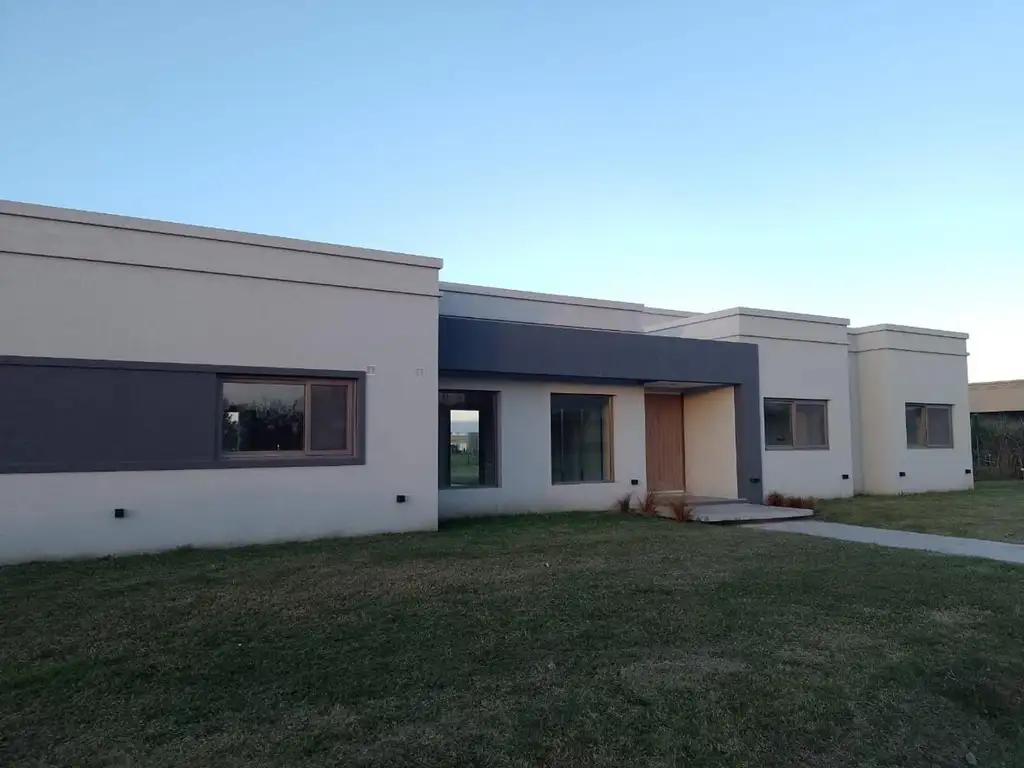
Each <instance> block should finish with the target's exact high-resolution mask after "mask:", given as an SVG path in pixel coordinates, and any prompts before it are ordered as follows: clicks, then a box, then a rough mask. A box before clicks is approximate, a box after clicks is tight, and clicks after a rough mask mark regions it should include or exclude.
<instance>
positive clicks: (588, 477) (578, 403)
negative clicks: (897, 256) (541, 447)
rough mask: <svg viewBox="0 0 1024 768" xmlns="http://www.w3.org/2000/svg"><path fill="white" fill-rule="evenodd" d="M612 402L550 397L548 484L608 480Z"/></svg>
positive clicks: (595, 398) (603, 398) (594, 397)
mask: <svg viewBox="0 0 1024 768" xmlns="http://www.w3.org/2000/svg"><path fill="white" fill-rule="evenodd" d="M612 479H613V478H612V399H611V397H609V396H607V395H552V396H551V482H552V483H555V484H558V483H601V482H606V481H609V480H612Z"/></svg>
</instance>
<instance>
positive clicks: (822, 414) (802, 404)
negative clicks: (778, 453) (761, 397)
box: [764, 398, 828, 451]
mask: <svg viewBox="0 0 1024 768" xmlns="http://www.w3.org/2000/svg"><path fill="white" fill-rule="evenodd" d="M764 447H765V448H796V449H800V450H823V451H827V450H828V402H827V401H825V400H780V399H777V398H765V401H764Z"/></svg>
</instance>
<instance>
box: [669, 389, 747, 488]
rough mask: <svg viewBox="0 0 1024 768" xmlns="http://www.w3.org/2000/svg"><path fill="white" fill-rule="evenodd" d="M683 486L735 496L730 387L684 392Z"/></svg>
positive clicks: (733, 405) (734, 448)
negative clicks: (684, 482)
mask: <svg viewBox="0 0 1024 768" xmlns="http://www.w3.org/2000/svg"><path fill="white" fill-rule="evenodd" d="M683 444H684V456H685V461H686V465H685V466H686V490H687V492H688V493H691V494H694V495H696V496H715V497H718V498H723V499H735V498H737V496H738V493H739V492H738V490H737V487H736V405H735V397H734V392H733V388H732V387H721V388H719V389H713V390H710V391H708V392H694V393H689V392H687V393H685V394H684V395H683Z"/></svg>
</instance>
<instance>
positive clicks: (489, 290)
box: [440, 282, 645, 312]
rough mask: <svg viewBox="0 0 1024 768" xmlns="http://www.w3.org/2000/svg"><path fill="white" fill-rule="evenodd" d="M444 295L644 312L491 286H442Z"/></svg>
mask: <svg viewBox="0 0 1024 768" xmlns="http://www.w3.org/2000/svg"><path fill="white" fill-rule="evenodd" d="M440 288H441V292H442V293H468V294H472V295H476V296H494V297H497V298H502V299H518V300H519V301H536V302H541V303H545V304H571V305H573V306H577V307H599V308H601V309H621V310H626V311H629V312H643V311H644V310H645V307H644V305H643V304H635V303H632V302H626V301H608V300H607V299H590V298H586V297H583V296H564V295H562V294H559V293H536V292H534V291H516V290H512V289H510V288H495V287H493V286H489V285H470V284H468V283H446V282H442V283H441V284H440Z"/></svg>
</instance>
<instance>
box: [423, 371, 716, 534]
mask: <svg viewBox="0 0 1024 768" xmlns="http://www.w3.org/2000/svg"><path fill="white" fill-rule="evenodd" d="M440 387H441V389H478V390H487V391H492V392H498V393H499V394H498V440H499V447H498V454H499V461H500V475H499V482H500V484H501V485H500V487H498V488H455V489H445V490H442V491H441V492H440V494H439V509H440V516H441V517H442V518H447V517H467V516H476V515H489V514H510V513H521V512H557V511H565V510H598V509H610V508H611V506H612V505H613V504H614V502H615V500H616V499H618V498H620V497H622V496H624V495H625V494H627V493H633V494H642V493H643V492H644V490H645V487H646V462H645V453H646V442H645V440H646V432H645V424H644V391H643V388H642V387H605V386H597V385H581V384H569V383H562V382H510V381H483V380H477V379H471V380H458V379H442V380H441V382H440ZM553 393H586V394H602V395H611V396H612V443H613V444H612V460H613V477H614V481H613V482H607V483H579V484H564V485H563V484H560V485H553V484H552V483H551V395H552V394H553ZM434 413H435V417H434V418H435V419H436V407H435V409H434ZM734 475H735V473H734ZM435 477H436V473H435ZM633 479H636V480H638V481H639V485H637V486H634V485H631V484H630V481H631V480H633Z"/></svg>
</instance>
